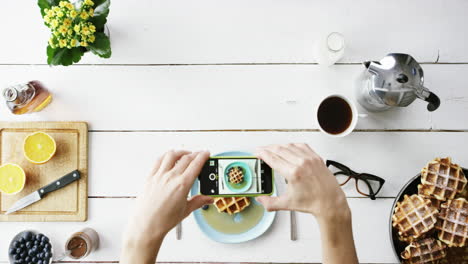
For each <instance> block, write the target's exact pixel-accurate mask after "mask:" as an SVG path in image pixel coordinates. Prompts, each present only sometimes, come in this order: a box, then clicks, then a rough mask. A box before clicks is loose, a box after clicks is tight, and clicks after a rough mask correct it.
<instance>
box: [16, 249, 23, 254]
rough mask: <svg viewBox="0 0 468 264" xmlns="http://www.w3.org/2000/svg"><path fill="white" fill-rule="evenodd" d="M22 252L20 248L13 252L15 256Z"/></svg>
mask: <svg viewBox="0 0 468 264" xmlns="http://www.w3.org/2000/svg"><path fill="white" fill-rule="evenodd" d="M22 251H23V249H22V248H17V249H16V251H15V252H16V254H20V253H21V252H22Z"/></svg>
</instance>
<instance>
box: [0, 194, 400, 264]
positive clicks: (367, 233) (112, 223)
mask: <svg viewBox="0 0 468 264" xmlns="http://www.w3.org/2000/svg"><path fill="white" fill-rule="evenodd" d="M392 202H393V201H392V199H379V200H376V201H371V200H369V199H349V204H350V206H351V210H352V211H353V226H354V236H355V241H356V245H357V250H358V255H359V259H360V262H362V263H395V262H396V260H395V257H394V255H393V252H392V249H391V245H390V240H389V234H388V225H389V222H388V218H389V214H390V210H391V204H392ZM89 204H90V218H89V221H88V222H86V223H2V224H1V225H0V233H1V234H2V235H1V236H0V245H3V246H2V248H3V250H1V251H0V261H6V260H7V255H6V254H7V250H6V249H5V247H6V246H5V245H8V243H9V241H10V240H11V238H12V237H13V236H14V235H15V234H16V233H18V232H20V231H22V230H24V229H35V230H39V231H41V232H43V233H45V234H47V235H48V236H49V237H50V238H51V239H52V242H53V246H54V247H56V248H60V250H61V248H62V247H63V244H64V243H65V241H66V239H67V237H68V236H69V235H70V234H71V233H73V232H75V231H78V230H79V229H80V228H83V227H92V228H94V229H95V230H96V231H97V232H98V233H99V235H100V238H101V248H100V249H99V251H97V252H96V253H94V254H92V255H90V256H89V257H88V258H86V260H85V261H89V262H95V261H117V260H118V258H119V252H120V248H121V233H122V230H123V229H124V226H125V224H126V222H127V217H128V213H129V212H130V211H131V210H132V209H131V208H132V205H133V199H90V201H89ZM297 218H298V219H297V220H298V233H299V239H298V241H295V242H292V241H290V240H289V215H288V214H287V212H280V213H278V215H277V218H276V221H275V222H274V224H273V226H272V227H271V229H270V230H269V231H267V233H266V234H265V235H263V236H262V237H260V238H258V239H256V240H254V241H251V242H247V243H242V244H235V245H228V244H219V243H217V242H213V241H211V240H210V239H208V238H207V237H205V236H204V235H203V234H202V233H201V231H200V230H199V229H198V226H197V225H196V223H195V222H194V219H193V218H192V217H189V218H187V219H186V220H185V221H184V222H183V234H182V240H180V241H178V240H176V239H175V233H174V232H173V231H171V232H170V233H169V234H168V236H167V237H166V239H165V241H164V244H163V246H162V248H161V251H160V255H159V261H161V262H165V261H167V262H179V261H182V262H184V261H185V262H192V261H193V262H210V261H215V262H253V261H255V262H257V261H258V262H309V263H310V262H320V261H321V251H320V238H319V231H318V228H317V225H316V223H315V221H314V219H313V217H312V216H310V215H305V214H298V217H297ZM370 248H372V250H370ZM213 249H216V250H213ZM247 252H248V253H247Z"/></svg>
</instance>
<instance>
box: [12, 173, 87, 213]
mask: <svg viewBox="0 0 468 264" xmlns="http://www.w3.org/2000/svg"><path fill="white" fill-rule="evenodd" d="M80 177H81V175H80V172H79V171H78V170H75V171H72V172H70V173H68V174H67V175H65V176H63V177H62V178H60V179H58V180H55V181H54V182H52V183H49V184H48V185H46V186H45V187H42V188H40V189H39V190H37V191H35V192H33V193H31V194H28V195H27V196H25V197H23V198H21V199H20V200H18V201H17V202H16V203H14V204H13V206H12V207H10V209H8V211H7V212H6V213H5V214H11V213H14V212H16V211H18V210H21V209H23V208H25V207H26V206H29V205H31V204H33V203H35V202H37V201H39V200H41V199H42V198H44V196H46V195H47V194H49V193H51V192H53V191H56V190H58V189H61V188H63V187H65V186H67V185H68V184H70V183H72V182H75V181H77V180H79V179H80Z"/></svg>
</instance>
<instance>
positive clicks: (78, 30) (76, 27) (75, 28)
mask: <svg viewBox="0 0 468 264" xmlns="http://www.w3.org/2000/svg"><path fill="white" fill-rule="evenodd" d="M73 30H75V32H76V33H78V32H80V25H75V26H74V27H73Z"/></svg>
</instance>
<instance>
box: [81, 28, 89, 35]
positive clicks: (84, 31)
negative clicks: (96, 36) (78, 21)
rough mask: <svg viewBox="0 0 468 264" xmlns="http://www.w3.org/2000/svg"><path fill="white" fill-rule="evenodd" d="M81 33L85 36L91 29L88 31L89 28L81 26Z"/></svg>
mask: <svg viewBox="0 0 468 264" xmlns="http://www.w3.org/2000/svg"><path fill="white" fill-rule="evenodd" d="M81 34H82V35H86V36H87V35H89V34H91V31H89V28H88V27H83V28H82V29H81Z"/></svg>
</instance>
